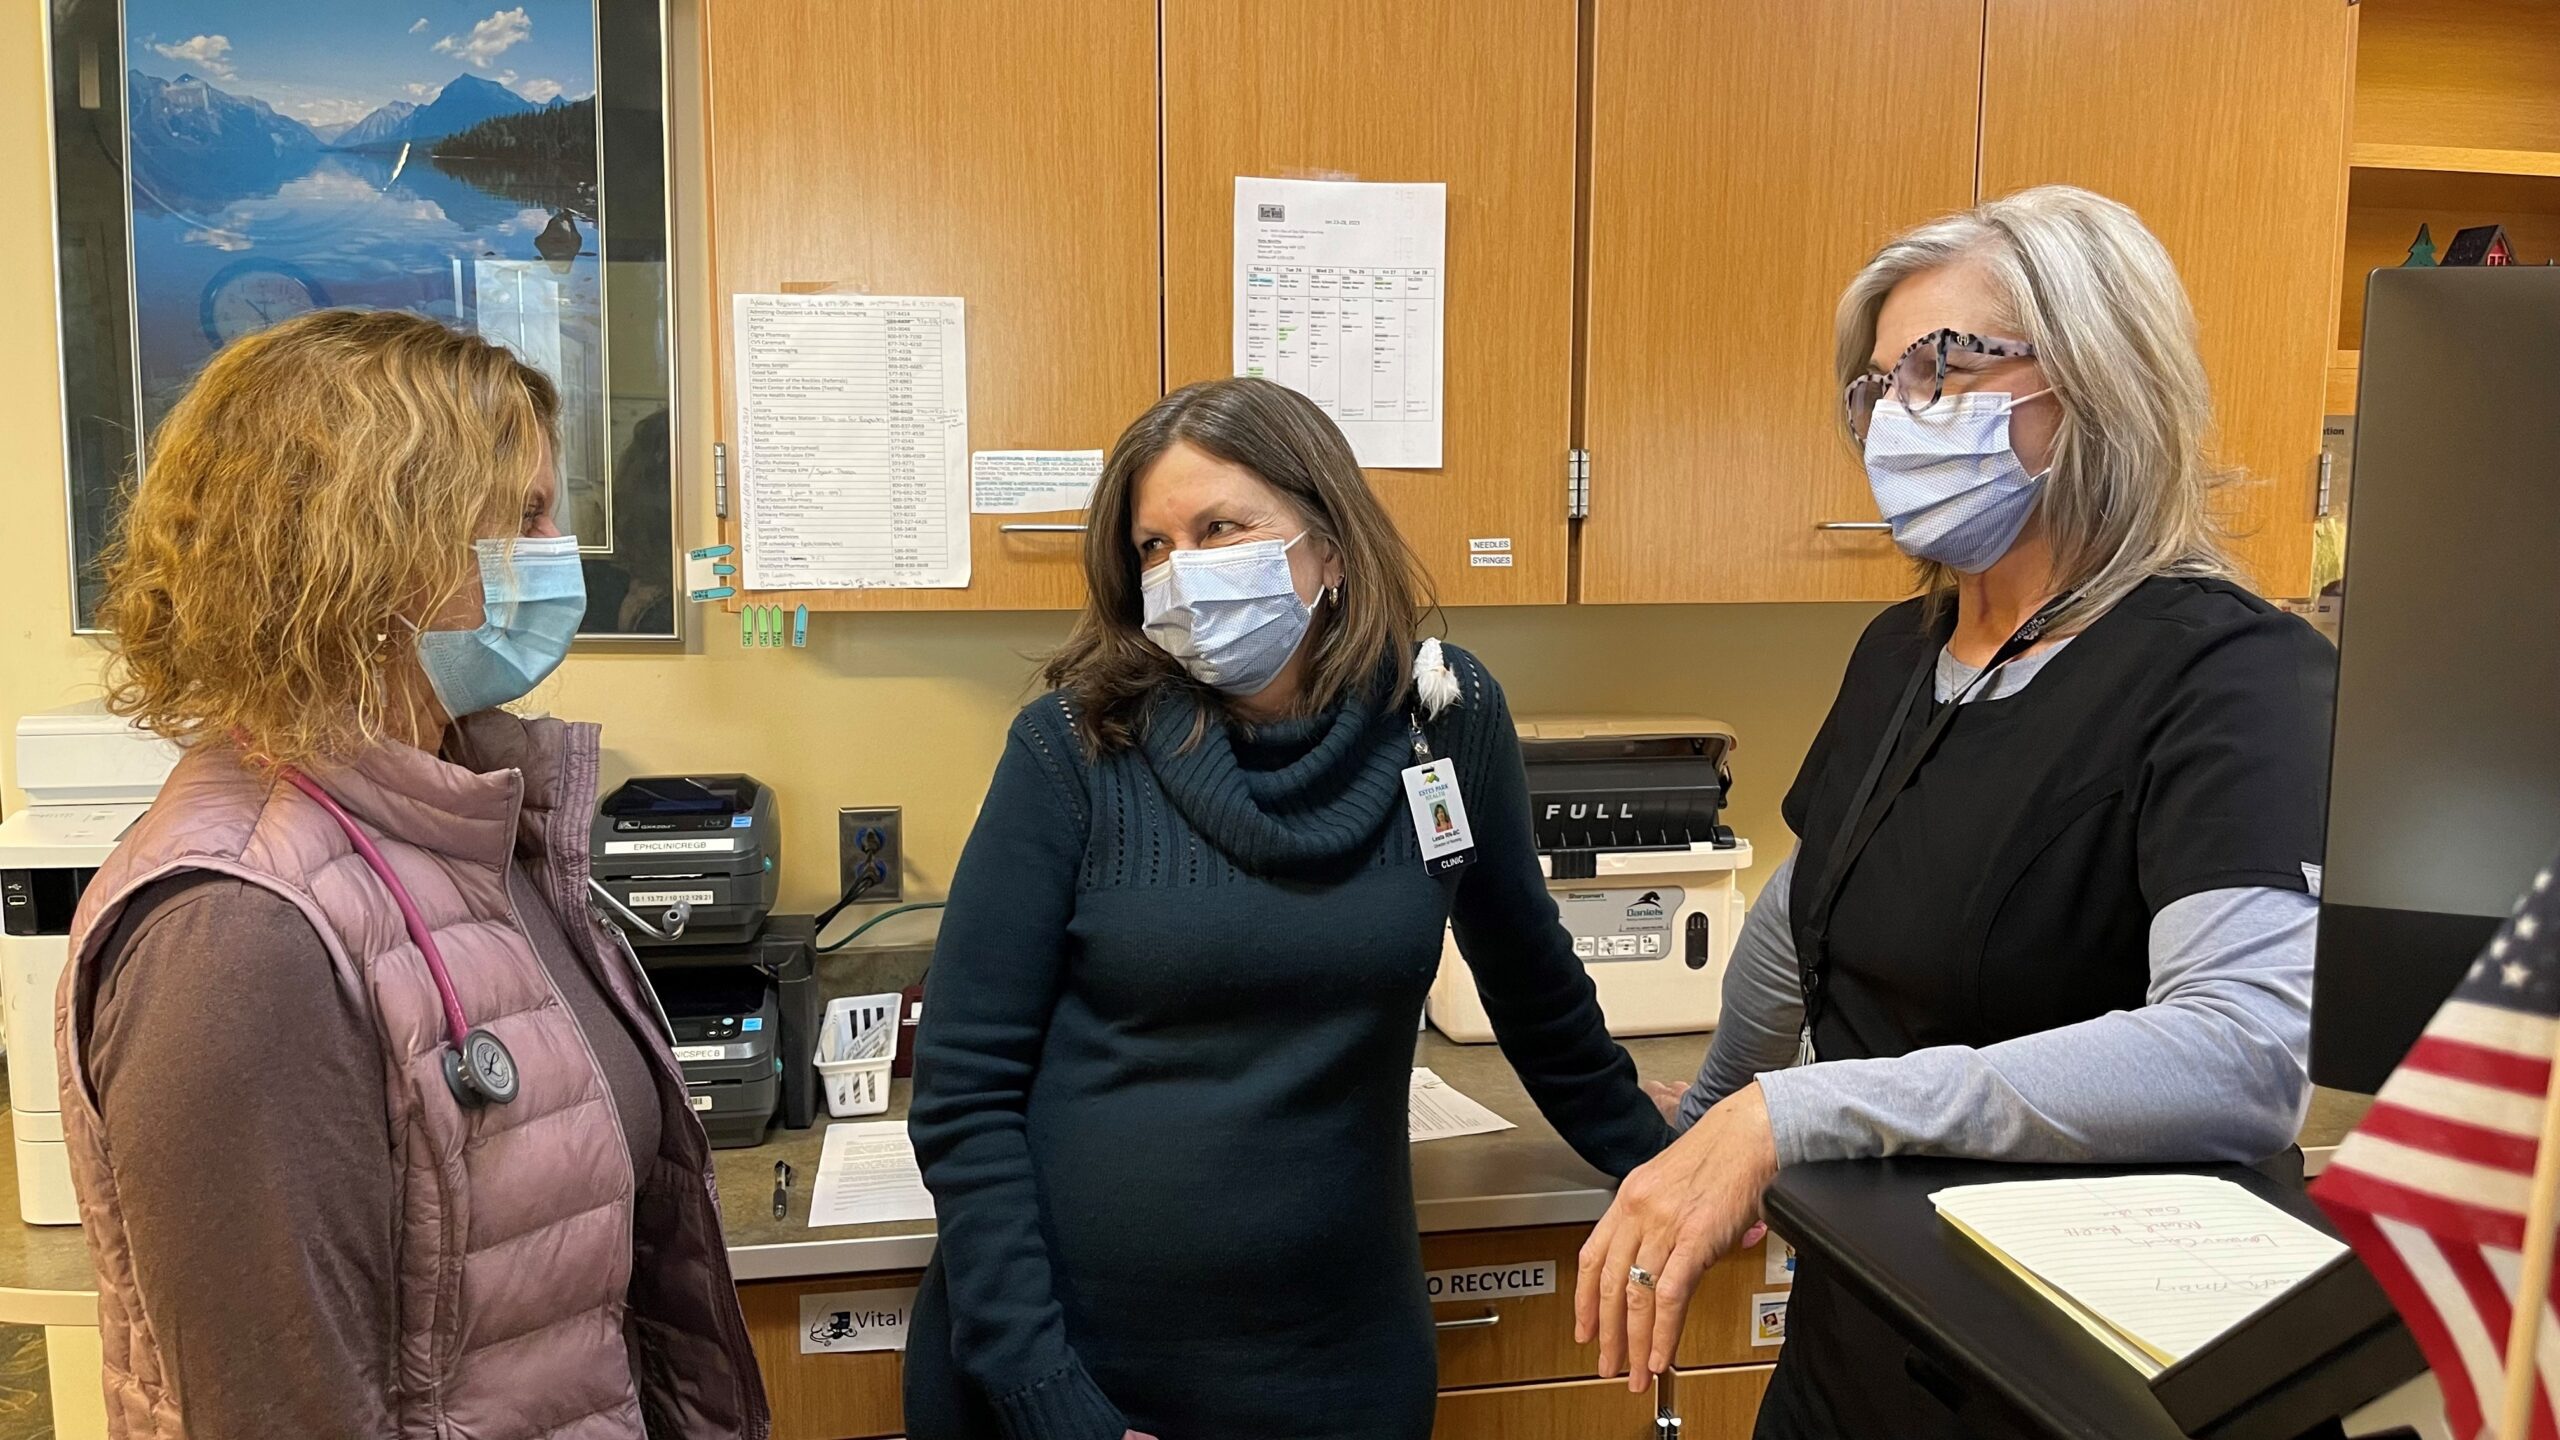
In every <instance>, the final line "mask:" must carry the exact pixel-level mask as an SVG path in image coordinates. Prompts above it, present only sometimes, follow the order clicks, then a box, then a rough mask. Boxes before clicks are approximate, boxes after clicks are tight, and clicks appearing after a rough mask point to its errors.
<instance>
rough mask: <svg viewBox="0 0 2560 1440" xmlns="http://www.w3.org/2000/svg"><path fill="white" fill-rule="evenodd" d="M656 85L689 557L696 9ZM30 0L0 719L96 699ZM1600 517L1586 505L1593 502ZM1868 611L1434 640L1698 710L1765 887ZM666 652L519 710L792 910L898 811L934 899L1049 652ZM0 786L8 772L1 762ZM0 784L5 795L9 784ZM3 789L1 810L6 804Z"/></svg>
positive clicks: (1474, 613) (984, 636)
mask: <svg viewBox="0 0 2560 1440" xmlns="http://www.w3.org/2000/svg"><path fill="white" fill-rule="evenodd" d="M674 8H675V9H676V11H677V25H676V33H675V34H673V35H672V36H671V37H670V44H669V46H668V49H669V53H670V56H671V57H672V59H673V61H674V63H675V67H676V75H675V79H674V85H675V92H676V96H675V114H676V144H675V147H674V153H675V156H676V165H677V190H676V203H677V206H678V208H679V215H678V227H679V246H680V248H679V252H678V257H677V264H678V266H679V278H678V287H677V288H678V293H679V296H680V312H679V324H680V326H681V328H682V333H683V336H684V341H685V343H684V344H683V345H682V347H681V351H680V359H679V372H680V374H681V376H682V377H683V378H684V380H685V382H686V383H685V386H684V389H685V394H684V396H683V398H682V402H681V417H682V422H683V424H684V426H685V431H684V433H685V437H686V438H685V441H684V454H683V456H682V457H681V459H680V461H679V470H680V472H681V474H682V477H683V483H684V486H685V493H684V496H683V502H682V504H681V506H680V510H679V513H681V514H682V515H684V517H685V528H686V536H687V538H686V540H685V543H686V544H688V545H700V544H707V543H711V542H710V541H709V540H707V539H706V538H703V537H706V536H708V535H709V533H710V530H711V523H710V521H711V516H710V505H709V498H708V490H709V487H708V485H707V484H705V483H702V482H703V481H704V479H705V477H706V476H707V473H708V469H709V466H708V459H707V456H708V453H709V442H708V438H707V437H708V436H709V434H710V424H709V422H710V402H709V397H708V395H707V393H706V387H704V386H703V385H702V384H701V383H700V377H702V376H703V375H705V374H706V373H707V371H708V366H707V365H706V364H705V363H703V362H704V355H703V349H702V346H701V345H700V343H699V337H701V336H702V335H704V334H705V333H706V325H707V321H708V316H707V305H706V302H705V297H704V295H703V293H702V292H701V286H700V272H699V270H698V269H696V270H692V271H690V272H687V271H685V269H684V268H683V267H684V266H685V263H686V259H687V257H689V256H699V255H701V254H702V253H703V250H702V245H703V235H702V225H701V215H702V211H701V207H700V206H699V205H698V204H695V203H692V201H693V200H694V198H695V197H698V196H699V194H700V182H701V166H700V154H699V139H700V136H699V132H698V130H696V129H695V128H694V127H692V126H691V124H690V123H689V117H690V115H691V114H692V113H694V111H693V106H692V104H691V97H692V96H693V95H694V94H696V93H697V87H696V84H695V77H694V75H693V74H692V73H691V69H692V60H693V57H694V54H695V50H694V44H693V32H692V28H691V25H690V19H691V16H692V14H693V11H694V6H693V4H692V3H689V0H679V3H678V4H677V5H676V6H675V7H674ZM42 9H43V5H42V0H15V3H13V4H11V5H10V6H9V8H8V10H7V12H6V16H5V18H0V303H5V311H0V313H6V314H7V315H8V316H9V317H10V323H11V326H12V329H11V331H10V333H9V336H8V342H7V343H6V344H5V345H0V524H5V533H6V535H7V536H8V539H9V544H8V547H7V550H6V552H5V558H0V724H6V725H14V723H15V721H16V719H17V717H18V716H19V715H21V714H23V713H25V712H26V711H29V710H35V709H43V708H47V707H50V706H54V705H60V704H65V703H68V702H70V701H72V700H76V699H80V698H83V697H85V696H88V695H93V694H95V693H96V676H97V668H98V657H99V651H98V648H97V646H96V645H95V643H94V642H91V641H87V640H81V639H76V638H74V637H72V635H71V634H70V619H69V600H68V596H69V581H68V576H67V574H66V566H67V564H68V562H67V560H66V558H65V550H66V546H65V543H64V538H63V526H64V518H63V493H62V491H63V480H62V455H61V437H60V410H59V404H60V395H59V376H58V372H57V369H56V362H55V357H54V353H53V348H52V345H53V336H52V312H53V299H52V285H53V280H52V262H51V258H50V257H51V253H52V251H51V246H52V231H51V221H50V218H49V214H50V212H49V207H50V203H51V195H50V180H49V178H48V171H47V161H46V153H47V152H46V145H47V141H46V127H45V113H44V100H43V80H44V63H43V58H42V54H41V51H42V32H41V22H40V18H39V17H40V14H41V12H42ZM1599 503H1602V504H1606V503H1607V497H1606V491H1605V485H1604V488H1603V491H1602V494H1601V496H1600V499H1599ZM1871 613H1872V607H1868V606H1858V605H1771V606H1689V607H1658V608H1642V609H1498V610H1466V611H1458V612H1455V613H1454V614H1453V615H1452V617H1451V620H1450V626H1449V630H1450V635H1451V638H1452V639H1454V640H1456V641H1457V642H1458V643H1460V644H1463V645H1466V646H1469V647H1471V648H1472V649H1474V650H1476V651H1477V652H1478V653H1479V654H1481V655H1483V656H1484V657H1485V659H1486V661H1487V663H1488V664H1490V665H1491V666H1492V668H1493V671H1494V673H1495V674H1496V675H1497V676H1499V677H1500V678H1501V679H1502V681H1503V683H1504V685H1505V686H1506V687H1507V688H1508V690H1509V691H1510V694H1511V700H1512V705H1513V708H1514V709H1515V710H1516V711H1518V712H1519V713H1522V714H1529V715H1534V714H1538V713H1541V712H1545V713H1562V712H1575V713H1590V712H1610V713H1647V714H1691V715H1701V714H1702V715H1708V716H1712V717H1714V718H1717V719H1720V720H1724V721H1726V722H1728V723H1730V724H1731V725H1732V726H1733V727H1734V728H1735V729H1736V731H1737V732H1738V733H1739V734H1740V735H1741V736H1742V737H1743V745H1742V749H1741V751H1740V753H1739V755H1738V757H1737V759H1736V763H1735V775H1736V781H1737V785H1736V797H1735V801H1734V804H1733V808H1732V811H1731V813H1730V819H1731V821H1732V824H1733V825H1734V827H1735V829H1737V830H1738V831H1740V832H1741V833H1742V834H1743V835H1744V836H1746V837H1748V838H1750V839H1752V840H1754V841H1756V842H1758V844H1759V847H1760V864H1759V867H1758V871H1757V873H1756V874H1755V875H1753V876H1752V877H1750V878H1751V880H1752V882H1753V883H1754V888H1756V881H1757V879H1758V876H1759V875H1764V874H1766V873H1767V870H1768V867H1769V866H1770V865H1771V864H1773V863H1774V862H1775V861H1776V859H1777V857H1778V855H1779V854H1781V853H1783V851H1784V849H1785V846H1786V844H1787V836H1786V831H1785V826H1784V825H1783V823H1782V822H1781V821H1780V820H1779V818H1778V800H1779V797H1780V796H1781V795H1782V794H1783V793H1784V792H1785V789H1786V786H1787V783H1788V781H1789V779H1790V778H1791V777H1792V776H1793V775H1794V773H1795V767H1796V764H1797V762H1798V761H1799V760H1800V759H1801V758H1802V756H1803V752H1804V747H1805V745H1806V743H1807V742H1808V741H1809V740H1810V739H1811V738H1812V734H1813V730H1814V727H1815V726H1816V725H1817V724H1818V723H1820V720H1821V718H1822V713H1823V709H1824V707H1825V706H1826V705H1827V704H1828V703H1829V700H1830V698H1831V691H1832V688H1833V687H1834V685H1835V684H1836V683H1837V681H1838V678H1839V673H1840V665H1841V662H1842V661H1843V660H1844V659H1845V658H1846V656H1847V654H1848V649H1849V645H1850V643H1851V642H1852V641H1853V640H1854V639H1855V638H1856V635H1857V632H1858V630H1859V628H1860V627H1861V626H1862V625H1863V624H1864V623H1865V620H1866V618H1867V616H1868V615H1869V614H1871ZM695 618H696V619H697V620H699V621H700V622H701V623H700V624H699V625H698V626H697V627H696V630H697V633H695V634H694V635H692V636H691V637H690V638H689V639H688V640H687V641H686V642H685V644H684V646H683V647H682V649H681V650H678V649H675V648H672V647H667V648H658V649H631V648H626V649H624V650H622V651H620V652H618V653H605V652H596V653H589V652H587V651H584V650H582V651H581V652H580V653H579V654H577V655H576V656H574V657H572V658H571V659H570V661H569V663H568V664H567V666H566V667H564V669H563V670H562V672H561V675H560V677H559V678H558V679H556V680H555V681H553V682H552V683H551V684H550V685H548V686H546V687H545V689H544V690H543V692H542V693H541V694H540V695H539V696H538V697H537V701H538V703H540V704H541V705H543V706H544V707H546V708H548V709H550V710H553V711H555V712H557V713H560V714H564V715H575V716H580V717H585V718H591V719H596V720H600V721H602V722H603V723H604V726H605V743H606V745H607V747H608V752H609V753H608V757H607V769H608V778H612V777H613V776H616V775H621V774H629V773H635V772H642V771H662V770H686V769H694V770H700V769H708V768H712V767H730V768H736V769H742V770H746V771H749V772H751V773H753V774H755V775H757V776H759V777H761V778H763V779H765V780H767V781H769V782H772V783H773V784H775V785H777V786H778V787H780V790H781V793H782V799H783V805H784V809H785V813H786V816H787V834H786V839H785V845H786V848H787V850H788V852H789V856H790V860H789V863H788V864H787V865H786V868H785V886H784V901H785V903H786V904H787V905H789V906H791V907H793V908H813V907H815V906H818V905H821V904H823V903H824V902H825V901H826V900H827V899H829V898H831V897H832V893H833V890H834V886H835V874H836V864H835V836H834V821H833V812H834V810H835V809H836V807H838V806H840V805H897V806H901V807H903V808H904V809H905V811H906V820H907V829H908V854H909V870H908V874H907V877H906V884H907V890H908V893H909V895H910V896H937V895H939V894H940V893H941V891H942V887H943V886H944V885H945V884H946V883H947V882H948V880H949V878H950V873H951V866H952V862H953V861H954V860H955V859H956V858H957V856H958V854H959V848H960V844H961V841H962V840H963V839H964V838H965V837H966V835H967V831H968V826H969V822H970V819H971V817H972V816H973V815H974V813H975V811H976V807H977V803H978V798H979V795H980V792H981V791H982V790H983V788H984V787H985V784H986V778H987V773H988V770H989V767H990V766H991V765H992V764H993V762H994V757H995V755H996V752H997V749H998V747H999V745H1000V743H1001V740H1002V736H1003V732H1004V726H1005V723H1006V721H1007V719H1008V718H1009V717H1010V716H1011V715H1012V713H1013V711H1014V709H1015V707H1016V706H1018V705H1019V704H1020V703H1021V701H1022V700H1023V699H1024V698H1026V694H1027V690H1028V687H1029V683H1030V676H1031V670H1032V664H1031V660H1030V658H1029V657H1031V656H1034V655H1036V654H1037V653H1039V652H1040V651H1041V650H1043V649H1044V648H1046V647H1048V646H1050V645H1052V644H1054V643H1056V641H1057V640H1058V639H1059V637H1060V636H1061V635H1063V634H1064V631H1065V626H1066V618H1065V617H1063V616H1053V615H879V616H824V617H818V618H816V619H814V620H813V621H812V623H811V627H810V629H811V633H810V639H809V648H808V649H807V650H806V651H793V650H783V651H780V652H773V651H764V652H748V651H743V650H741V649H740V648H739V646H738V645H737V643H736V633H737V632H736V626H735V624H734V622H733V621H729V620H728V619H727V617H725V616H722V615H719V614H716V613H711V612H702V613H700V614H698V615H697V616H696V617H695ZM5 763H6V764H7V765H9V766H10V767H14V764H15V756H14V754H11V755H9V756H8V759H7V761H6V762H5ZM10 778H11V780H12V783H13V786H14V780H15V777H14V775H12V776H11V777H10ZM19 798H20V797H19V796H18V794H17V792H16V791H15V789H14V788H12V789H10V790H9V791H8V792H7V803H8V804H10V805H12V806H14V805H15V804H16V803H18V800H19Z"/></svg>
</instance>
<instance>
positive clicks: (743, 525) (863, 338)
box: [734, 295, 969, 590]
mask: <svg viewBox="0 0 2560 1440" xmlns="http://www.w3.org/2000/svg"><path fill="white" fill-rule="evenodd" d="M735 318H736V322H737V324H736V331H735V349H736V354H735V357H734V358H735V361H736V370H737V383H738V503H739V509H738V516H739V521H738V533H739V540H740V548H741V549H742V550H743V551H744V552H745V557H744V558H745V564H744V567H743V568H744V571H745V573H744V575H743V576H742V577H741V578H742V579H743V580H744V582H745V585H744V588H746V589H748V590H862V589H884V588H910V589H958V588H960V587H963V586H966V585H967V584H968V583H969V364H968V346H967V341H966V337H965V334H964V331H963V328H962V324H961V302H960V301H959V300H958V299H957V298H956V297H947V296H897V295H740V296H738V297H737V313H736V317H735Z"/></svg>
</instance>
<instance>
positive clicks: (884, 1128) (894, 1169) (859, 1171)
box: [809, 1120, 933, 1229]
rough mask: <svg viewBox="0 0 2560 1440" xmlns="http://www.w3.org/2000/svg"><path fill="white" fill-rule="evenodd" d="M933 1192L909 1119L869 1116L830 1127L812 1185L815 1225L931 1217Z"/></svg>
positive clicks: (811, 1209) (812, 1225) (811, 1221)
mask: <svg viewBox="0 0 2560 1440" xmlns="http://www.w3.org/2000/svg"><path fill="white" fill-rule="evenodd" d="M932 1218H933V1196H932V1194H931V1193H930V1192H928V1191H927V1190H926V1189H925V1188H924V1176H923V1173H922V1172H921V1171H920V1170H919V1169H918V1168H917V1165H916V1151H915V1146H914V1145H913V1144H911V1143H909V1141H908V1140H907V1122H905V1121H904V1120H865V1121H860V1122H857V1123H853V1124H837V1125H830V1126H828V1127H827V1139H826V1145H825V1147H824V1148H823V1149H821V1150H820V1151H819V1152H818V1178H817V1180H816V1181H815V1182H814V1183H813V1184H812V1185H811V1186H810V1189H809V1226H810V1228H811V1229H816V1228H818V1227H819V1226H822V1225H879V1224H885V1223H887V1222H889V1221H893V1220H930V1219H932Z"/></svg>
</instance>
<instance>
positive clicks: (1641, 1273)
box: [1627, 1265, 1662, 1290]
mask: <svg viewBox="0 0 2560 1440" xmlns="http://www.w3.org/2000/svg"><path fill="white" fill-rule="evenodd" d="M1627 1280H1628V1283H1630V1284H1634V1285H1641V1286H1643V1287H1644V1288H1645V1289H1647V1290H1650V1289H1652V1288H1653V1287H1654V1286H1656V1285H1658V1284H1660V1283H1662V1282H1661V1279H1660V1277H1658V1276H1656V1275H1655V1274H1654V1273H1653V1272H1652V1271H1650V1270H1647V1269H1646V1268H1644V1267H1643V1266H1641V1265H1630V1266H1628V1267H1627Z"/></svg>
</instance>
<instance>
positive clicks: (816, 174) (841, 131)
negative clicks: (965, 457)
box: [703, 0, 1163, 610]
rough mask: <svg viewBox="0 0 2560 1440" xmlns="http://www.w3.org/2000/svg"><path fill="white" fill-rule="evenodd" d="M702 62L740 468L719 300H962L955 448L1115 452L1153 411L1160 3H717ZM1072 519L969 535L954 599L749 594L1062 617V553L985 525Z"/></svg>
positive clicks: (710, 10) (1069, 558) (1052, 538)
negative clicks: (962, 421) (964, 574)
mask: <svg viewBox="0 0 2560 1440" xmlns="http://www.w3.org/2000/svg"><path fill="white" fill-rule="evenodd" d="M703 51H704V56H703V58H704V73H705V77H706V89H707V91H708V96H707V100H706V104H707V107H708V111H709V115H708V120H707V125H706V128H707V130H708V134H709V141H708V144H709V157H708V159H709V189H710V200H711V235H712V251H713V254H712V271H713V282H712V304H713V311H712V313H713V317H714V318H713V328H714V338H715V341H716V344H715V350H716V353H717V355H718V372H719V389H718V399H717V405H718V415H719V433H720V436H721V438H723V439H725V440H728V441H730V442H731V445H732V453H734V451H735V442H736V439H737V414H736V404H737V389H736V386H735V384H734V379H733V377H732V375H731V374H730V368H731V364H732V356H731V351H730V345H729V326H730V323H731V309H732V307H731V304H730V297H731V296H733V295H737V294H752V293H769V292H774V291H781V290H790V289H818V288H832V289H837V290H844V291H852V292H869V293H872V294H878V295H957V296H960V297H962V298H963V299H964V300H965V301H966V302H967V313H966V324H967V326H968V352H969V445H970V448H971V449H973V450H1017V449H1090V448H1095V447H1107V446H1109V445H1110V444H1111V442H1112V440H1113V439H1114V438H1115V437H1116V436H1117V435H1118V434H1119V433H1120V430H1121V429H1122V427H1124V426H1126V425H1127V424H1128V423H1129V422H1130V421H1131V420H1133V419H1135V418H1137V416H1138V414H1139V412H1140V411H1142V410H1144V409H1145V408H1146V407H1147V406H1148V405H1149V404H1150V403H1152V402H1153V401H1154V400H1155V398H1156V396H1157V395H1158V394H1160V393H1161V388H1160V387H1161V385H1162V381H1163V353H1162V347H1161V339H1160V330H1159V313H1160V309H1159V307H1160V296H1159V291H1158V272H1157V246H1156V216H1157V189H1156V99H1157V97H1156V6H1155V0H1080V3H1078V4H1074V5H1026V4H1018V3H1014V0H754V3H743V0H711V3H709V4H706V5H705V6H704V7H703ZM732 513H733V514H734V513H735V507H734V506H733V507H732ZM1079 518H1080V517H1079V516H1077V515H1075V514H1072V513H1070V514H1063V515H1053V516H1033V515H975V516H972V517H971V524H970V532H971V533H970V546H971V567H970V568H971V580H970V585H969V588H968V589H966V590H860V591H855V590H822V591H807V592H794V591H778V592H773V591H760V592H757V593H756V594H755V595H753V596H751V597H749V598H751V599H755V600H760V601H763V600H770V601H778V602H781V603H786V604H788V603H795V602H803V601H805V602H806V603H807V604H808V605H810V607H811V608H813V609H876V610H955V609H977V610H1019V609H1051V608H1065V607H1072V606H1076V605H1080V604H1082V603H1083V598H1084V579H1083V572H1082V569H1081V567H1080V565H1079V560H1080V553H1079V549H1080V547H1079V542H1078V540H1077V538H1076V537H1075V536H1074V535H1071V534H1068V535H1058V534H1048V535H1021V534H1015V535H1007V534H1004V533H1002V531H1001V530H1000V529H999V527H1000V526H1001V525H1004V524H1007V523H1019V522H1034V521H1043V520H1046V521H1050V522H1074V521H1076V520H1078V519H1079ZM724 535H725V537H726V538H728V539H731V540H733V541H734V540H735V539H736V527H735V522H734V521H732V522H730V523H729V524H727V525H726V526H724Z"/></svg>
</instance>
